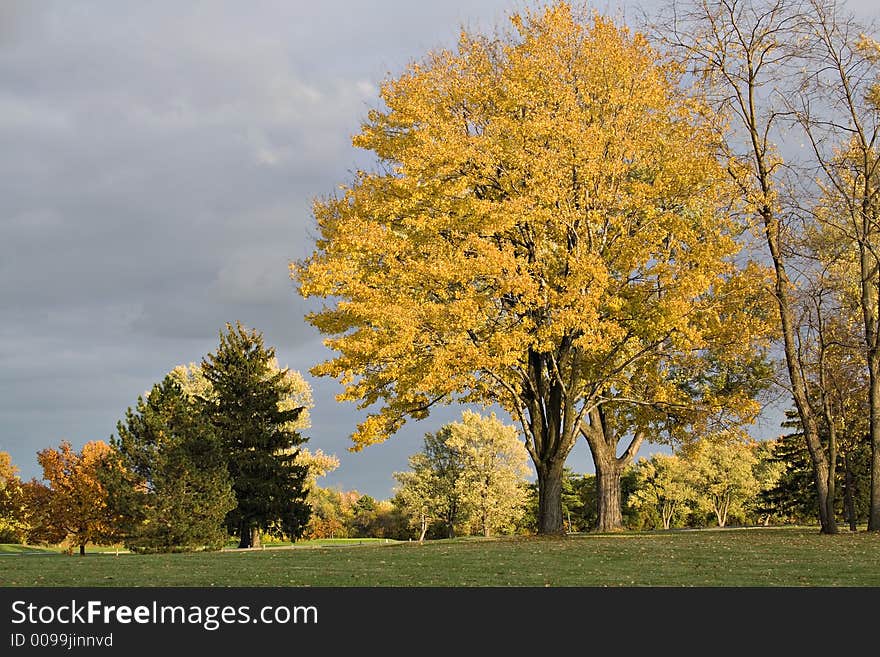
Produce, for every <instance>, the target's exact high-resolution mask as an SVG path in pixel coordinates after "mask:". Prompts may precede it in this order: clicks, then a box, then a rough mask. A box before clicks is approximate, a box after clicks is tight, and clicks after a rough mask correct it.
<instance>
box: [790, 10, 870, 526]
mask: <svg viewBox="0 0 880 657" xmlns="http://www.w3.org/2000/svg"><path fill="white" fill-rule="evenodd" d="M807 4H808V8H807V11H805V18H804V21H803V25H802V27H801V30H800V35H801V43H802V44H804V45H803V50H804V52H805V53H806V55H805V57H804V59H805V62H806V64H807V66H805V67H804V71H805V72H804V75H803V83H802V90H803V92H802V94H800V95H799V96H798V97H797V98H796V99H794V101H793V102H792V104H791V106H792V109H793V110H794V111H795V112H796V115H797V118H798V120H799V122H800V124H801V126H802V127H803V128H804V131H805V133H806V135H807V137H808V140H809V143H810V144H811V145H812V147H813V153H814V155H815V158H816V163H817V165H818V169H819V171H820V172H821V174H822V178H821V182H820V183H819V198H818V200H817V204H816V208H815V210H814V216H815V218H816V220H817V222H818V224H819V226H820V227H821V229H822V230H823V231H825V232H830V233H832V239H833V241H834V242H835V243H836V244H837V245H838V248H839V249H840V250H841V252H842V253H841V255H843V256H844V257H845V258H846V259H848V260H849V261H850V263H851V266H850V270H851V276H850V281H851V282H852V284H853V287H854V290H853V292H854V294H852V298H853V299H854V300H856V304H855V308H856V309H857V310H858V315H859V326H860V328H861V333H862V335H861V338H862V340H861V347H862V349H861V351H862V353H863V358H864V363H865V364H866V365H867V370H868V385H867V393H868V394H867V398H868V406H869V409H870V412H869V421H868V431H867V433H868V435H869V437H870V442H871V453H872V457H871V481H872V484H871V509H870V513H869V517H868V530H869V531H880V254H878V250H877V249H878V246H880V221H878V220H880V148H878V140H880V41H878V40H877V39H876V38H874V37H872V34H871V30H870V28H869V27H868V26H866V25H863V24H860V23H859V22H858V21H856V19H855V18H854V17H853V16H852V15H847V14H846V13H845V12H844V11H843V10H842V9H841V8H839V7H838V6H837V4H836V3H834V2H829V1H827V0H809V2H808V3H807ZM875 34H876V32H875ZM829 429H830V430H831V431H832V432H833V431H835V430H836V427H835V426H834V424H833V423H832V424H831V425H830V426H829Z"/></svg>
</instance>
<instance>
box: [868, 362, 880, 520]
mask: <svg viewBox="0 0 880 657" xmlns="http://www.w3.org/2000/svg"><path fill="white" fill-rule="evenodd" d="M878 360H880V359H878V354H877V353H876V352H875V353H873V354H870V362H869V367H868V373H869V375H870V376H869V382H870V388H869V393H868V394H869V399H870V403H871V417H870V422H871V429H870V434H871V506H870V511H869V513H868V531H869V532H877V531H880V362H878Z"/></svg>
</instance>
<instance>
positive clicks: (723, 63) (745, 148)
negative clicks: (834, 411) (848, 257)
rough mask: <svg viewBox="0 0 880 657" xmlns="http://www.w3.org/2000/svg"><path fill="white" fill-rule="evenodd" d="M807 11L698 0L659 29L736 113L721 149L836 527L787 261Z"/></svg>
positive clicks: (780, 4) (772, 2) (790, 5)
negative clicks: (751, 230)
mask: <svg viewBox="0 0 880 657" xmlns="http://www.w3.org/2000/svg"><path fill="white" fill-rule="evenodd" d="M804 15H805V6H804V5H803V4H802V3H799V2H790V1H788V0H754V1H753V0H692V1H691V2H688V3H687V4H674V5H673V6H672V9H671V10H670V12H669V15H667V16H666V17H665V18H664V19H663V21H662V29H659V30H658V34H659V36H660V38H661V39H663V40H664V41H665V42H666V43H667V44H668V45H670V46H672V47H673V48H674V49H675V50H676V51H677V52H678V53H679V54H680V55H681V57H682V59H683V60H684V61H685V62H686V63H687V65H688V67H689V71H690V72H691V73H692V74H693V75H694V77H695V79H696V80H697V81H699V82H702V83H704V84H707V85H708V86H709V87H710V88H711V90H712V95H713V97H714V99H715V102H716V103H717V105H718V107H719V109H720V110H721V111H722V112H723V113H724V114H725V115H726V116H728V117H730V126H729V129H728V133H727V136H728V138H727V139H726V140H725V143H724V144H723V145H722V149H723V152H722V154H723V155H724V156H726V157H727V158H728V161H729V167H728V170H729V172H730V174H731V176H732V177H733V179H734V180H735V182H736V184H737V185H738V186H739V188H740V191H741V192H742V196H743V198H744V200H745V208H744V209H745V211H746V212H748V213H750V214H751V215H752V216H753V217H754V218H755V219H756V228H757V229H758V230H759V231H760V234H761V236H762V241H763V242H764V243H765V244H766V248H767V251H768V252H769V257H770V260H771V262H772V267H773V271H774V274H775V277H774V285H773V289H772V293H773V296H774V297H775V299H776V303H777V306H778V309H779V320H780V329H781V338H782V340H781V341H782V349H783V352H784V354H785V366H786V372H787V379H788V381H787V383H788V387H789V390H790V392H791V395H792V398H793V400H794V404H795V407H796V409H797V413H798V416H799V418H800V421H801V425H802V427H803V432H804V438H805V441H806V446H807V449H808V451H809V454H810V459H811V462H812V465H813V472H814V479H815V484H816V490H817V493H818V499H819V509H818V511H819V521H820V524H821V531H822V533H825V534H833V533H836V532H837V524H836V522H835V519H834V485H833V479H834V464H833V460H832V459H831V456H832V455H829V454H828V453H827V452H826V446H824V445H823V443H822V440H821V437H820V431H819V418H820V417H821V414H822V410H821V408H820V407H817V405H816V404H817V401H816V400H815V399H814V398H813V397H811V395H810V391H809V385H808V382H807V381H806V379H805V377H804V372H803V369H802V367H801V363H800V360H799V325H798V317H797V309H796V307H795V306H796V304H795V300H794V298H793V291H794V289H795V284H794V282H793V280H792V268H791V266H790V262H789V259H790V255H791V253H792V247H793V236H794V234H796V232H797V231H796V230H795V229H794V226H793V223H792V219H793V218H794V217H795V215H794V214H793V213H792V212H791V210H792V209H791V208H789V207H787V206H786V204H785V201H784V199H785V197H786V193H785V185H784V182H783V174H784V170H785V167H784V160H783V158H782V157H781V155H780V152H779V149H778V148H777V144H776V141H777V137H778V135H779V131H780V130H783V129H784V128H785V127H786V125H787V124H789V123H790V121H791V119H792V112H791V109H790V108H789V107H788V106H787V103H786V101H785V100H784V98H785V95H786V93H787V92H790V88H791V87H792V86H793V82H794V80H795V77H796V73H797V63H798V57H799V48H800V47H801V45H802V44H801V43H799V39H800V38H801V35H802V28H801V23H802V22H803V19H804ZM795 275H796V272H795Z"/></svg>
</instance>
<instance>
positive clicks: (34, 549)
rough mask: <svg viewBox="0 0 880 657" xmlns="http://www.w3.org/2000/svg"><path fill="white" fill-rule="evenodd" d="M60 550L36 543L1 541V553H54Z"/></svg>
mask: <svg viewBox="0 0 880 657" xmlns="http://www.w3.org/2000/svg"><path fill="white" fill-rule="evenodd" d="M57 551H58V550H54V549H52V548H44V547H38V546H35V545H15V544H12V543H0V554H54V553H55V552H57Z"/></svg>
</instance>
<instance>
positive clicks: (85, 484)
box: [25, 440, 116, 555]
mask: <svg viewBox="0 0 880 657" xmlns="http://www.w3.org/2000/svg"><path fill="white" fill-rule="evenodd" d="M109 453H110V446H109V445H108V444H107V443H105V442H103V441H100V440H96V441H92V442H88V443H86V444H85V445H84V446H83V448H82V450H81V451H80V452H76V451H74V449H73V447H72V446H71V444H70V443H69V442H67V441H63V442H62V443H61V444H60V445H59V447H58V449H54V448H47V449H44V450H41V451H39V452H37V461H38V462H39V464H40V466H42V468H43V480H44V481H46V482H47V484H43V483H42V482H38V481H32V482H30V483H29V484H28V485H26V487H25V495H26V503H27V505H28V509H29V515H30V523H31V533H30V538H31V540H34V541H37V542H48V543H60V542H62V541H68V542H69V543H70V545H71V547H73V546H79V553H80V555H83V554H85V552H86V545H88V544H89V543H97V544H101V543H106V542H108V541H111V540H113V539H114V538H115V533H116V529H115V528H116V518H115V517H114V516H113V514H112V512H111V510H110V508H109V507H108V504H107V501H108V500H107V490H106V489H105V487H104V486H103V485H102V484H101V481H100V479H99V476H100V470H101V468H102V467H103V465H104V462H105V459H106V457H107V456H108V454H109Z"/></svg>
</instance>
